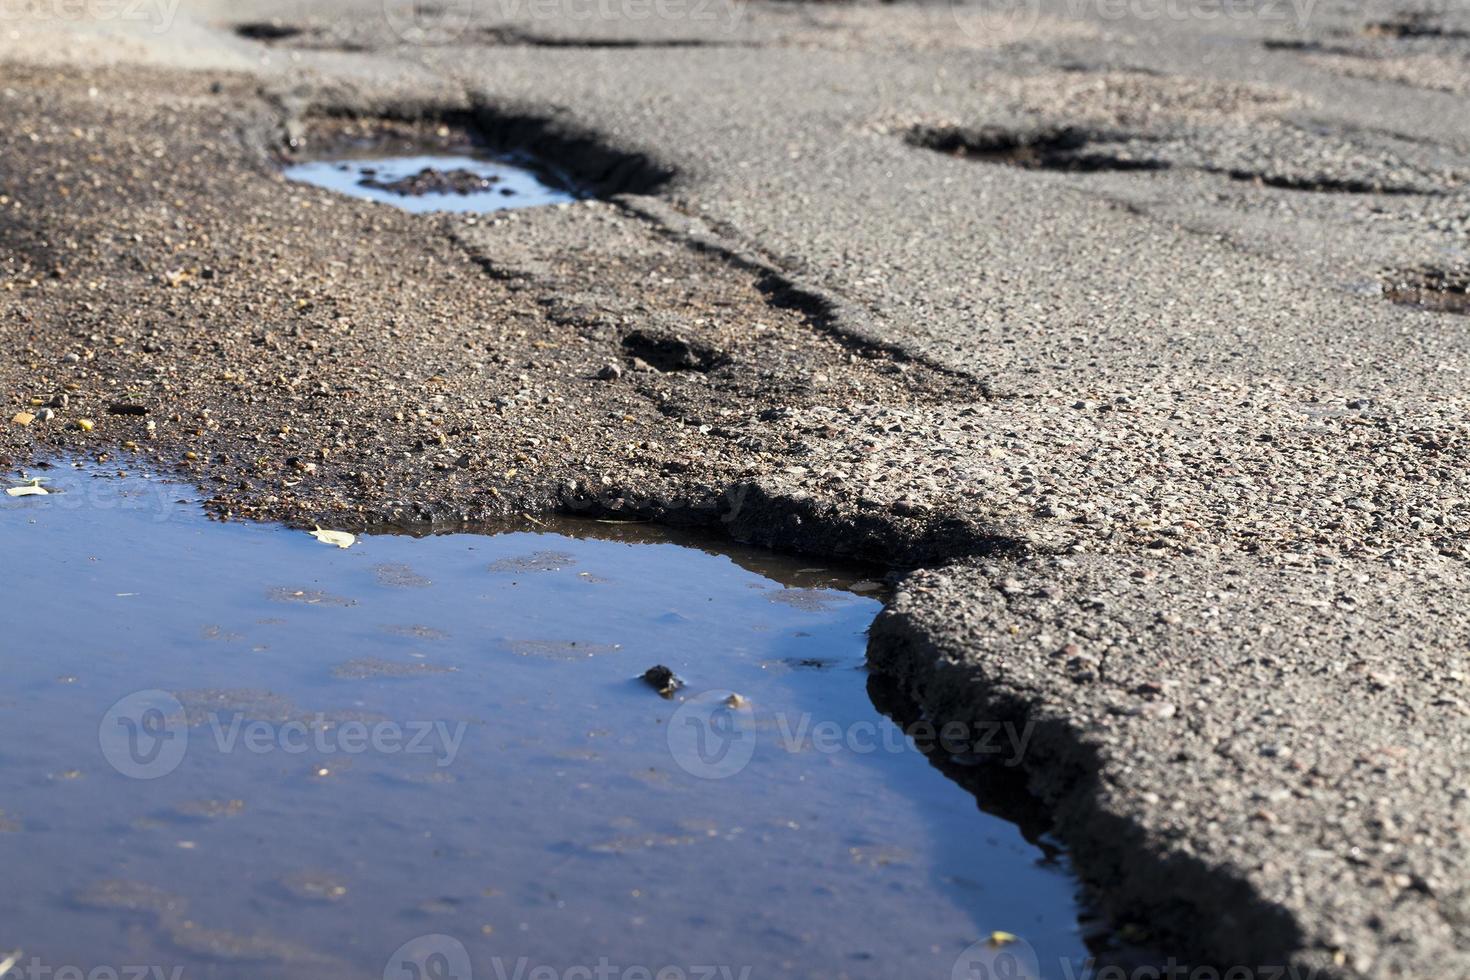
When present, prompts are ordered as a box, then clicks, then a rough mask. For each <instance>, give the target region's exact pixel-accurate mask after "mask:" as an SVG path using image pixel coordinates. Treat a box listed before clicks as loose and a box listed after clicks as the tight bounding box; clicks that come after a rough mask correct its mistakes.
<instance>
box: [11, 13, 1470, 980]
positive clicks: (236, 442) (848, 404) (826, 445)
mask: <svg viewBox="0 0 1470 980" xmlns="http://www.w3.org/2000/svg"><path fill="white" fill-rule="evenodd" d="M240 25H246V26H245V28H244V29H243V30H238V28H240ZM0 59H3V60H0V351H3V354H0V394H3V397H4V399H5V404H4V406H0V407H3V413H0V414H3V418H0V462H4V463H5V464H6V465H7V467H8V468H9V469H10V470H11V471H12V472H17V471H19V470H20V469H21V468H23V467H25V466H27V464H30V463H34V462H36V461H38V460H41V459H43V458H46V457H49V456H52V455H54V454H56V453H57V452H62V451H64V452H72V453H83V454H86V455H88V456H92V457H98V456H105V457H107V458H109V459H111V460H113V461H116V462H117V464H118V465H119V466H127V467H133V468H137V467H152V468H159V469H162V470H164V471H166V472H170V473H177V474H179V475H182V476H183V477H184V478H186V479H188V480H191V481H193V482H195V483H197V484H198V485H200V486H201V487H203V488H204V489H205V490H206V491H207V492H208V493H209V494H210V495H211V504H210V506H211V507H212V508H213V509H214V510H216V511H217V512H218V513H221V514H229V515H233V516H237V517H259V518H272V519H283V520H288V521H292V522H302V523H307V522H317V523H321V524H323V525H326V526H332V527H343V528H349V529H351V528H357V527H362V526H366V525H368V524H372V523H375V522H379V521H384V520H396V521H423V520H435V521H452V520H458V519H463V518H476V517H493V516H500V515H511V514H519V513H531V514H535V513H540V512H547V511H567V512H573V513H588V514H616V515H624V516H640V517H650V518H654V519H657V520H660V521H664V522H669V523H678V524H707V525H711V526H714V527H721V528H724V529H726V530H727V531H728V532H729V533H730V534H732V535H734V536H735V537H737V538H740V539H742V540H747V541H753V542H756V543H760V544H764V545H770V546H773V547H777V548H781V549H784V550H791V551H800V552H804V553H809V554H813V555H818V556H824V555H825V556H850V557H859V558H864V559H868V560H873V561H878V562H882V563H884V564H885V565H887V566H888V567H889V568H891V569H892V570H893V571H894V572H895V573H896V576H897V577H896V581H898V583H899V588H898V592H897V595H896V598H895V599H894V600H893V602H892V603H891V604H890V607H889V609H888V611H887V612H885V613H884V615H883V616H882V617H881V618H880V620H879V621H878V624H877V625H876V626H875V629H874V632H873V637H872V642H871V647H870V656H871V658H872V659H873V660H874V661H875V662H876V663H878V664H879V665H881V666H883V667H884V668H885V669H888V670H891V671H893V672H894V673H895V674H897V675H898V676H900V677H902V678H904V679H905V680H906V682H907V683H908V684H909V685H910V686H911V688H912V690H913V692H914V694H915V695H916V696H917V697H918V698H919V699H920V701H921V702H922V703H923V704H924V705H925V707H926V708H927V710H928V711H929V712H930V714H931V715H932V716H933V717H935V718H936V719H939V720H959V721H971V722H981V723H991V722H995V721H1000V720H1012V721H1014V720H1017V719H1023V718H1024V719H1029V720H1031V721H1032V722H1035V728H1034V731H1035V733H1036V734H1035V737H1034V739H1033V741H1032V743H1031V744H1030V746H1029V748H1028V750H1027V752H1026V755H1025V757H1024V765H1025V766H1026V768H1027V771H1028V773H1029V775H1030V779H1031V785H1032V787H1033V788H1034V790H1035V791H1036V792H1037V793H1038V794H1039V795H1041V796H1042V797H1043V798H1044V799H1045V800H1046V801H1047V802H1048V803H1049V804H1050V805H1052V806H1053V807H1054V809H1055V812H1056V815H1057V834H1058V836H1059V837H1060V838H1061V839H1062V840H1064V841H1066V842H1067V843H1068V844H1069V845H1070V846H1071V847H1072V849H1073V852H1074V854H1075V856H1076V860H1077V863H1078V866H1079V868H1080V870H1081V871H1082V873H1083V874H1084V875H1085V876H1086V877H1088V878H1089V879H1090V880H1091V881H1093V882H1094V883H1095V884H1096V886H1097V887H1098V889H1099V895H1100V898H1101V900H1102V902H1103V903H1104V905H1105V906H1106V907H1107V909H1108V910H1109V911H1110V912H1111V913H1113V914H1114V915H1115V916H1116V917H1117V919H1118V921H1120V922H1128V923H1139V924H1142V925H1143V926H1145V927H1146V929H1147V932H1148V936H1149V939H1150V941H1152V942H1154V943H1155V944H1156V945H1158V946H1159V947H1160V948H1163V949H1167V950H1170V951H1171V952H1177V953H1178V954H1179V955H1181V956H1183V957H1187V958H1192V959H1195V960H1197V961H1200V962H1208V963H1213V964H1216V965H1217V966H1220V967H1222V968H1223V967H1232V966H1236V967H1243V968H1247V969H1250V970H1252V971H1255V975H1262V976H1264V975H1269V974H1268V973H1267V972H1266V971H1262V970H1258V969H1257V968H1260V967H1266V966H1271V965H1285V966H1289V967H1294V968H1297V969H1300V970H1307V969H1318V970H1320V971H1321V972H1320V973H1319V975H1320V976H1324V977H1326V976H1344V977H1416V978H1423V977H1447V978H1453V977H1470V875H1467V871H1470V845H1467V833H1466V831H1467V821H1470V786H1467V780H1466V762H1465V760H1466V757H1467V751H1470V704H1467V699H1470V684H1467V673H1466V672H1467V666H1466V657H1465V654H1466V649H1467V640H1470V573H1467V564H1466V563H1467V560H1470V542H1467V530H1470V502H1467V494H1466V488H1467V483H1470V465H1467V464H1470V431H1467V426H1466V418H1467V404H1470V399H1467V392H1466V371H1467V370H1470V318H1467V317H1466V316H1465V315H1464V314H1465V311H1466V302H1465V299H1466V297H1465V290H1466V284H1467V281H1470V251H1467V241H1470V193H1467V191H1466V180H1467V177H1470V112H1467V111H1466V98H1467V96H1470V12H1467V11H1466V10H1465V8H1463V7H1462V6H1458V5H1452V6H1447V5H1444V4H1441V5H1438V6H1434V5H1430V6H1423V5H1420V6H1410V5H1408V4H1407V2H1405V3H1403V4H1395V3H1389V2H1384V3H1368V2H1357V0H1317V2H1316V3H1315V4H1313V3H1309V2H1307V0H1296V2H1289V0H1280V2H1264V0H1262V2H1256V3H1223V4H1213V3H1209V2H1206V0H1177V2H1153V0H1128V2H1123V0H1037V2H1036V3H1028V2H1027V0H1016V2H1013V3H999V2H984V3H957V4H954V5H948V4H936V5H913V4H892V5H883V6H871V5H847V4H839V3H779V2H774V3H767V2H756V0H751V2H739V0H616V2H614V0H606V2H599V3H593V2H590V0H589V2H582V0H474V2H469V0H448V2H446V3H444V4H442V5H439V6H429V5H417V6H415V5H412V4H403V5H401V6H400V5H395V4H394V3H393V0H388V3H387V4H386V5H385V4H383V3H381V2H379V0H325V2H320V3H310V4H307V3H304V2H296V3H290V2H270V0H261V2H256V0H252V2H243V3H242V2H233V3H225V2H222V0H220V2H213V3H188V2H185V3H184V4H183V5H182V6H179V7H170V6H169V5H168V4H167V3H165V2H163V0H148V2H141V3H130V4H122V5H102V4H96V3H94V4H91V5H90V6H89V5H87V4H62V3H55V2H52V0H16V2H13V3H10V4H7V5H6V6H5V10H4V13H3V17H0ZM393 127H410V128H416V129H418V130H422V131H424V132H426V133H429V134H430V135H433V134H436V133H441V132H442V131H457V130H458V128H466V129H468V130H472V131H473V132H474V133H476V134H478V135H480V136H482V137H483V138H485V139H488V140H489V141H490V142H492V143H494V144H497V145H503V146H512V145H514V146H529V147H531V148H532V149H534V150H536V151H537V152H539V153H541V154H543V155H544V156H545V157H546V158H547V159H548V160H549V161H551V162H552V163H554V164H555V165H556V166H557V167H558V168H559V169H560V170H561V171H562V172H563V173H564V174H566V175H567V176H568V177H569V178H570V179H572V180H573V181H574V182H575V183H576V184H577V185H578V186H580V187H583V188H585V189H587V190H588V191H590V192H595V195H594V196H592V197H589V198H588V199H586V200H581V201H578V202H576V203H573V204H564V205H557V206H553V207H548V208H543V209H534V210H525V211H521V212H506V213H504V214H500V215H495V216H489V215H487V216H480V217H478V218H476V217H466V216H464V215H439V216H427V217H426V216H416V215H411V214H407V213H402V212H398V211H395V210H392V209H388V208H384V207H382V206H380V205H375V204H372V203H369V202H363V201H354V200H350V199H347V198H344V197H339V196H336V195H333V194H332V193H331V192H329V191H326V190H322V189H319V188H314V187H308V186H304V185H300V184H292V183H288V182H287V181H286V180H284V179H283V178H282V177H281V175H280V165H281V164H282V163H283V162H285V161H288V160H290V159H292V158H294V157H300V156H303V155H310V154H312V153H313V152H319V151H321V150H322V149H323V148H326V147H330V146H332V145H334V142H335V141H341V140H343V139H345V138H348V137H350V136H352V135H353V134H354V133H357V134H359V135H360V134H361V133H363V132H366V133H369V134H371V133H376V132H380V131H381V130H383V129H384V128H387V129H392V128H393ZM134 407H136V408H134ZM135 411H142V412H144V413H145V414H130V413H133V412H135ZM83 422H85V423H86V424H82V423H83Z"/></svg>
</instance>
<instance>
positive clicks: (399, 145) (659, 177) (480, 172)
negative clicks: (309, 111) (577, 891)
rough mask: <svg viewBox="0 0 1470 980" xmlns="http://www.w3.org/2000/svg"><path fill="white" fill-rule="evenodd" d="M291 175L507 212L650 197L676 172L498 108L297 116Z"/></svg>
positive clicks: (289, 156)
mask: <svg viewBox="0 0 1470 980" xmlns="http://www.w3.org/2000/svg"><path fill="white" fill-rule="evenodd" d="M287 129H288V141H287V142H288V145H287V146H286V147H285V149H284V151H283V154H282V156H283V160H282V163H283V166H284V172H285V175H286V176H287V177H288V178H290V179H292V180H300V181H305V182H307V183H311V184H316V185H319V186H322V187H327V188H329V189H331V190H335V191H339V192H341V193H344V194H349V195H352V196H355V197H364V198H368V199H369V200H373V201H378V202H381V203H385V204H393V205H396V206H398V207H401V208H405V209H406V210H410V211H417V212H424V211H457V212H469V211H499V210H505V209H507V208H521V207H534V206H537V205H542V204H555V203H565V202H569V201H574V200H577V199H578V198H584V197H607V196H610V195H613V194H622V193H636V194H647V193H652V192H653V191H655V190H656V189H658V188H659V187H661V186H663V184H664V183H666V182H667V181H668V180H669V179H670V178H671V176H672V172H671V171H670V170H668V169H667V168H666V167H663V166H661V165H660V164H658V163H656V162H655V161H653V160H652V159H650V158H649V157H647V156H645V155H643V154H640V153H637V152H630V151H625V150H620V149H617V148H615V147H612V146H609V145H607V144H606V143H604V142H603V141H601V140H600V139H598V138H597V137H596V136H595V135H594V134H592V133H589V132H586V131H582V130H579V129H576V128H575V127H573V126H570V125H569V124H567V123H565V122H561V121H556V120H551V119H547V118H542V117H538V116H531V115H519V114H515V113H506V112H497V111H492V110H490V109H482V110H453V111H448V110H446V111H438V112H431V113H425V114H421V115H413V116H406V117H405V118H397V117H379V116H369V117H360V116H350V115H314V116H308V117H306V118H305V119H302V120H297V121H294V122H292V123H291V124H290V125H288V127H287Z"/></svg>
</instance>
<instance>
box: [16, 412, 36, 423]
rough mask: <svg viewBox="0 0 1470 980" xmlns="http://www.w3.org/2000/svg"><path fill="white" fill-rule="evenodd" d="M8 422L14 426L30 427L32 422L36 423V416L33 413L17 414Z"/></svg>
mask: <svg viewBox="0 0 1470 980" xmlns="http://www.w3.org/2000/svg"><path fill="white" fill-rule="evenodd" d="M10 421H12V422H14V423H15V424H16V425H30V424H31V423H32V422H34V421H36V414H35V413H34V412H17V413H16V414H15V417H14V418H12V419H11V420H10Z"/></svg>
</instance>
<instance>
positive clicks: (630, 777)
mask: <svg viewBox="0 0 1470 980" xmlns="http://www.w3.org/2000/svg"><path fill="white" fill-rule="evenodd" d="M51 472H52V473H53V474H54V479H53V480H52V481H51V482H49V483H45V484H43V485H42V486H43V487H45V488H46V489H48V490H49V491H50V493H48V494H44V495H42V494H34V495H27V496H21V497H5V496H0V547H3V549H4V553H5V555H6V556H7V558H8V560H10V561H11V562H12V563H13V564H14V565H15V567H17V568H24V569H25V570H26V572H25V574H24V575H20V576H15V577H13V578H12V580H11V581H10V582H9V583H8V585H7V598H8V599H9V601H10V603H11V608H12V609H14V610H15V611H16V615H13V616H11V617H9V621H8V622H7V626H6V629H7V641H6V642H7V649H10V650H12V651H13V652H14V656H12V657H9V658H7V689H8V690H9V691H10V692H11V695H12V696H11V697H10V698H9V699H8V701H7V704H6V711H7V715H8V724H9V725H10V727H11V730H12V731H14V732H16V733H26V737H24V738H23V739H15V740H13V742H12V745H11V749H10V750H9V751H7V775H8V777H9V778H8V785H9V787H10V788H9V790H8V791H7V796H6V801H5V816H6V818H7V819H8V820H10V821H12V822H13V824H14V827H13V832H14V833H15V834H16V835H18V836H17V837H16V838H14V840H13V842H14V843H16V844H17V845H19V846H18V847H17V848H16V849H15V854H14V856H13V858H12V859H8V860H7V863H6V877H7V881H8V882H9V883H10V884H11V886H12V887H15V888H23V889H24V890H25V894H27V895H28V896H29V900H28V901H27V902H25V903H21V904H19V905H17V906H16V908H15V909H13V910H12V914H11V915H9V916H8V917H7V920H6V928H7V930H8V931H9V934H10V936H11V937H12V939H11V940H10V941H11V942H14V943H24V948H25V950H26V953H27V955H28V956H36V957H38V959H39V961H40V962H44V963H76V962H108V961H109V960H108V957H109V956H110V955H112V954H113V951H114V950H115V949H116V941H117V936H118V934H119V931H120V930H125V931H126V932H127V935H128V944H129V950H130V953H129V955H133V956H140V957H146V959H143V960H140V962H153V963H167V964H170V965H176V966H177V967H179V968H181V969H182V970H183V971H185V972H188V973H193V972H199V973H200V974H201V975H203V974H210V975H215V974H216V973H218V970H219V966H220V960H221V959H224V960H225V961H229V960H232V959H239V960H241V961H242V962H246V961H248V962H249V969H250V971H251V973H250V974H246V973H237V972H230V971H228V970H227V971H226V972H225V973H223V974H218V975H222V976H224V975H228V976H236V975H255V974H258V972H259V968H260V965H261V964H262V963H266V962H269V963H272V964H275V965H274V966H272V967H270V968H269V970H268V972H270V973H271V974H272V975H276V976H283V977H298V976H299V977H308V976H310V977H320V976H323V975H331V976H349V975H353V976H377V975H380V974H382V973H384V970H385V967H387V966H391V967H392V968H393V971H392V972H394V973H397V972H401V970H402V967H401V961H403V960H405V959H406V960H408V961H412V962H415V963H420V964H421V962H422V958H424V957H429V958H432V957H433V956H435V955H437V956H439V957H441V958H447V959H448V960H450V961H453V962H461V960H460V959H459V958H461V957H462V958H463V961H467V962H471V963H473V966H474V973H475V975H479V974H480V973H482V972H483V973H484V975H486V976H493V975H497V974H498V973H500V972H504V973H505V974H506V975H510V973H511V972H514V969H513V968H514V964H516V963H527V964H533V965H538V966H544V967H545V969H546V972H547V975H553V973H554V974H555V975H569V974H567V973H565V972H559V971H566V970H570V969H573V968H579V969H580V968H583V967H587V968H590V967H592V966H593V965H595V964H597V963H598V962H607V961H613V962H619V963H642V964H648V965H649V970H648V973H649V974H650V975H652V974H654V973H659V974H660V975H663V974H662V973H661V970H662V969H663V968H673V967H677V968H679V969H680V970H681V971H682V972H681V973H680V974H678V975H683V976H695V975H701V974H700V973H699V972H697V971H698V969H699V968H700V965H701V964H711V963H714V964H730V965H731V968H732V969H731V974H732V975H741V971H742V968H749V975H752V976H777V975H780V976H792V975H802V976H817V975H829V974H831V973H832V972H833V970H834V969H835V968H840V971H841V973H842V975H844V976H850V977H872V978H888V977H893V976H899V975H912V976H949V975H961V974H963V975H967V976H968V975H976V974H974V973H973V972H972V968H973V966H974V965H975V964H976V963H979V964H981V965H982V966H983V965H988V966H989V968H991V970H992V972H990V973H986V974H984V975H993V976H1012V975H1014V976H1017V977H1020V976H1034V975H1042V974H1040V973H1036V972H1026V971H1027V970H1028V969H1031V966H1030V964H1045V973H1044V975H1046V976H1053V975H1057V976H1060V975H1070V973H1071V971H1079V972H1078V974H1077V975H1082V973H1085V972H1086V970H1087V967H1088V964H1089V963H1090V958H1091V957H1092V956H1093V955H1094V954H1095V953H1097V952H1098V951H1105V950H1109V949H1111V947H1110V946H1109V941H1108V940H1107V939H1106V938H1098V937H1097V936H1096V935H1094V933H1093V926H1092V924H1091V923H1090V922H1088V921H1087V920H1088V918H1089V916H1088V913H1087V910H1086V908H1085V907H1084V906H1083V905H1081V904H1079V900H1078V898H1077V882H1076V881H1075V880H1074V879H1073V878H1072V876H1071V875H1070V873H1069V872H1068V871H1067V862H1066V860H1065V856H1064V855H1061V854H1060V853H1058V852H1057V851H1056V849H1055V848H1054V847H1051V846H1050V845H1048V844H1046V843H1044V842H1043V838H1042V837H1041V836H1039V835H1041V834H1042V833H1043V832H1044V830H1045V823H1046V821H1045V819H1044V815H1040V814H1039V812H1038V811H1037V810H1036V808H1035V805H1034V803H1029V802H1027V801H1026V799H1025V798H1024V797H1022V796H1019V795H1016V794H1015V793H1014V792H1013V791H1014V786H1011V788H1009V789H1008V788H1007V786H1008V785H1010V784H1014V783H1016V782H1018V779H1017V775H1018V769H1017V768H1016V766H1015V763H1016V762H1017V761H1018V760H1019V759H1020V758H1021V757H1022V756H1023V755H1024V753H1025V751H1026V749H1027V745H1028V737H1029V733H1028V732H1026V731H1025V730H1022V729H1017V728H1016V727H1014V726H1012V727H1010V728H1006V727H1005V726H1003V725H996V726H987V727H986V730H985V731H983V732H982V731H979V730H975V731H968V732H964V733H962V732H958V731H951V732H949V733H948V734H945V735H943V736H942V737H941V736H940V734H939V733H935V732H932V731H930V730H929V729H927V728H926V727H925V725H924V723H923V718H922V717H920V716H918V715H916V714H913V713H912V711H911V709H910V708H905V707H903V705H902V704H898V703H895V702H893V701H892V699H893V698H894V697H895V696H896V695H895V694H894V692H893V691H892V690H891V689H890V688H889V687H888V686H886V685H885V684H884V682H883V681H882V679H881V678H878V677H870V675H869V674H868V672H867V670H866V660H865V631H866V629H867V626H868V624H869V623H870V622H871V621H872V619H873V617H874V616H875V614H876V613H877V612H878V611H879V608H880V603H879V601H878V600H877V599H876V598H874V596H875V595H876V594H877V588H878V587H877V586H876V585H875V584H874V583H873V582H871V581H865V580H863V579H865V577H866V576H867V575H868V574H871V573H867V572H864V571H863V570H861V569H842V568H835V567H827V566H814V565H813V564H812V563H811V562H810V561H807V562H802V563H799V564H798V563H796V562H791V561H786V560H783V559H779V558H776V557H774V556H772V555H770V554H768V553H764V552H760V551H756V550H746V549H740V548H735V547H731V548H725V547H715V546H712V545H711V544H710V543H709V542H708V541H704V540H702V539H695V538H685V537H680V536H676V535H674V534H670V533H664V532H661V531H658V530H656V529H653V528H650V527H647V526H642V525H636V524H634V525H629V524H611V523H588V524H571V523H555V524H551V525H546V524H542V523H538V524H535V525H531V524H527V525H523V526H522V527H521V528H520V529H509V528H480V529H478V532H479V533H470V529H465V530H464V531H462V532H459V533H452V534H440V535H436V536H431V537H423V538H412V537H407V536H393V535H373V536H366V537H360V538H357V539H356V540H353V541H347V542H345V543H347V544H348V547H346V548H343V547H340V545H341V544H342V543H344V542H343V541H341V540H333V539H330V538H329V539H328V540H325V541H319V540H315V539H314V537H313V536H312V535H309V534H307V533H305V532H300V531H290V530H287V529H285V528H281V527H278V526H268V525H260V524H221V523H216V522H211V521H209V520H207V519H206V518H205V517H204V515H203V513H202V512H201V510H200V509H199V507H198V505H197V503H196V502H192V501H189V500H180V499H179V498H180V497H181V496H184V495H187V493H186V492H185V491H181V489H180V488H179V487H177V486H172V485H168V484H165V483H162V482H159V481H155V480H150V479H144V478H140V477H136V476H129V477H125V478H124V477H120V476H117V475H115V474H113V475H111V476H110V477H108V478H103V474H102V473H101V472H99V471H86V470H71V469H69V468H64V467H63V468H58V469H56V470H53V471H51ZM79 568H85V570H86V574H85V575H79V574H78V569H79ZM384 569H391V570H392V574H388V575H385V574H383V570H384ZM299 595H312V596H326V597H332V598H333V600H334V601H310V602H307V601H297V600H295V599H294V598H292V597H294V596H299ZM807 664H820V665H821V667H822V669H803V667H804V665H807ZM660 668H661V669H662V670H659V669H660ZM655 672H657V673H656V676H657V677H659V678H661V679H666V680H668V681H669V683H667V684H665V685H664V689H665V690H667V692H668V693H669V695H670V696H669V698H668V699H665V698H664V697H661V696H660V693H659V691H655V690H654V689H653V688H652V687H650V685H649V683H648V682H646V681H645V680H643V679H642V678H643V677H644V676H646V675H649V674H651V673H655ZM987 774H989V775H987ZM57 793H64V794H65V796H66V800H65V802H66V805H65V806H58V797H57V795H56V794H57ZM977 803H978V806H977ZM1014 820H1019V821H1021V824H1020V825H1018V824H1017V823H1016V822H1014ZM262 841H268V842H269V846H268V847H262V846H261V844H260V842H262ZM302 882H307V883H308V884H306V885H303V884H302ZM997 883H1000V884H997ZM999 933H1005V934H1009V936H1010V937H1011V938H1007V939H1005V940H1001V941H997V940H995V939H993V938H991V937H994V936H995V935H997V934H999ZM413 944H417V945H413ZM410 947H411V948H410ZM999 950H1005V951H1006V956H1007V957H1008V958H1010V959H1008V960H1007V962H1008V963H1009V964H1010V965H1013V966H1015V969H1014V970H1012V971H1011V972H1010V973H1005V972H995V971H994V967H995V963H996V957H997V953H998V951H999ZM1108 955H1109V956H1112V955H1114V954H1113V953H1111V952H1109V953H1108ZM497 964H499V965H501V966H504V968H505V969H504V970H503V971H501V970H498V969H497ZM225 965H226V966H230V965H231V964H230V963H228V962H226V964H225ZM962 966H963V967H965V969H963V970H962V969H961V967H962ZM1064 971H1065V973H1064ZM444 975H448V974H444ZM455 975H457V976H469V975H470V973H469V971H467V970H466V971H460V972H456V973H455ZM538 975H539V974H538ZM588 975H590V972H589V974H588Z"/></svg>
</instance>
